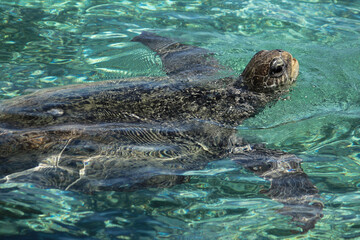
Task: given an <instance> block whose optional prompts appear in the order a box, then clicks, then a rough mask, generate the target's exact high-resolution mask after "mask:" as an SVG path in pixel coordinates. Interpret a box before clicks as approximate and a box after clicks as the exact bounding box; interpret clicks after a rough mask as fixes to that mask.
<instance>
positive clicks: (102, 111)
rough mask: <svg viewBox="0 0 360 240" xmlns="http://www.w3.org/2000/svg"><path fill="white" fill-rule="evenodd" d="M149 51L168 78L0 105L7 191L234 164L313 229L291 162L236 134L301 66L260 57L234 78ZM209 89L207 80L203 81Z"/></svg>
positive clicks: (197, 56)
mask: <svg viewBox="0 0 360 240" xmlns="http://www.w3.org/2000/svg"><path fill="white" fill-rule="evenodd" d="M133 41H138V42H141V43H143V44H144V45H146V46H148V47H149V48H150V49H152V50H153V51H155V52H156V53H157V54H158V55H159V56H160V58H161V60H162V62H163V68H164V71H165V72H166V73H167V75H168V76H167V77H158V78H149V77H142V78H133V79H125V80H112V81H104V82H97V83H90V84H83V85H72V86H66V87H60V88H53V89H45V90H39V91H38V92H35V93H33V94H29V95H26V96H22V97H18V98H15V99H11V100H7V101H3V102H2V103H1V105H0V176H1V177H3V179H2V181H3V182H33V183H35V184H37V185H39V186H43V187H55V188H60V189H66V190H77V191H84V192H93V191H97V190H133V189H137V188H139V187H168V186H172V185H174V184H177V183H181V182H185V181H187V180H188V179H189V177H188V176H187V175H186V174H185V175H184V173H185V172H186V171H187V170H194V169H202V168H204V167H205V166H206V164H207V163H208V162H210V161H213V160H217V159H221V158H230V159H232V160H234V161H236V162H238V163H239V164H241V165H243V166H244V167H245V168H246V169H248V170H250V171H252V172H254V173H255V174H256V175H258V176H260V177H263V178H265V179H267V180H269V181H270V182H271V187H270V189H268V190H266V191H264V193H265V194H266V195H268V196H269V197H271V198H272V199H274V200H277V201H279V202H281V203H283V204H284V205H285V206H284V209H283V210H282V211H281V213H282V214H284V215H289V216H292V218H293V220H294V221H296V222H299V223H301V227H302V228H303V231H304V232H306V231H308V230H309V229H311V228H313V227H314V225H315V223H316V221H317V220H318V219H320V218H321V216H322V213H321V212H322V208H323V205H322V203H321V202H319V201H318V200H317V199H318V190H317V189H316V188H315V186H314V185H313V184H312V183H311V182H310V181H309V179H308V177H307V175H306V174H305V173H304V172H303V170H302V169H301V166H300V161H301V160H300V159H299V158H297V157H296V156H294V155H291V154H287V153H284V152H280V151H274V150H269V149H266V148H265V147H264V146H262V145H254V144H249V143H248V142H246V140H244V139H242V138H241V137H239V136H237V132H236V129H235V128H234V127H236V126H237V125H239V124H240V123H241V122H242V121H243V120H244V119H247V118H249V117H251V116H254V115H255V114H256V113H257V112H259V111H260V110H261V109H262V108H264V107H265V106H266V104H267V103H269V102H271V101H275V100H277V99H278V98H279V96H281V95H282V94H284V93H285V92H287V91H288V88H289V87H290V85H291V84H292V83H293V82H294V81H295V80H296V77H297V75H298V70H299V64H298V62H297V61H296V59H294V58H293V57H292V56H291V54H290V53H288V52H285V51H282V50H273V51H261V52H259V53H257V54H256V55H255V56H254V57H253V58H252V59H251V61H250V62H249V64H248V65H247V67H246V68H245V70H244V72H243V73H242V74H241V76H240V77H226V78H220V79H216V76H218V75H217V74H218V73H219V72H221V70H222V69H224V68H223V67H222V66H220V65H219V64H218V62H217V61H216V60H215V58H213V56H212V55H211V54H210V53H208V52H207V51H206V50H205V49H202V48H198V47H195V46H190V45H185V44H181V43H178V42H175V41H173V40H171V39H168V38H165V37H161V36H157V35H155V34H152V33H142V34H141V35H139V36H137V37H135V38H134V39H133ZM206 79H211V80H206Z"/></svg>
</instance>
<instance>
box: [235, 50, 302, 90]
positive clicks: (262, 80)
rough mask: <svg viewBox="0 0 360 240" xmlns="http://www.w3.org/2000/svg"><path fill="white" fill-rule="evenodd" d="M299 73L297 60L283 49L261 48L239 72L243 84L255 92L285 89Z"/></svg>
mask: <svg viewBox="0 0 360 240" xmlns="http://www.w3.org/2000/svg"><path fill="white" fill-rule="evenodd" d="M298 74H299V62H298V61H297V60H296V59H295V58H293V57H292V55H291V54H290V53H288V52H286V51H283V50H279V49H276V50H271V51H268V50H262V51H260V52H258V53H256V54H255V55H254V57H253V58H252V59H251V60H250V62H249V63H248V65H247V66H246V68H245V70H244V71H243V73H242V74H241V77H242V80H243V82H244V84H245V85H246V86H247V87H248V88H249V89H250V90H252V91H256V92H277V91H283V90H287V89H288V88H289V87H290V86H291V85H292V84H293V83H294V82H295V80H296V77H297V76H298Z"/></svg>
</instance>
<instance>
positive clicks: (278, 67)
mask: <svg viewBox="0 0 360 240" xmlns="http://www.w3.org/2000/svg"><path fill="white" fill-rule="evenodd" d="M284 69H285V63H284V61H283V60H282V59H281V58H275V59H274V60H272V62H271V63H270V72H269V74H270V76H271V77H280V76H281V75H283V72H284Z"/></svg>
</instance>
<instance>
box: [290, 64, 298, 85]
mask: <svg viewBox="0 0 360 240" xmlns="http://www.w3.org/2000/svg"><path fill="white" fill-rule="evenodd" d="M298 75H299V62H298V60H296V58H293V59H292V66H291V79H293V81H295V80H296V78H297V76H298Z"/></svg>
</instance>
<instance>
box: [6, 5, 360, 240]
mask: <svg viewBox="0 0 360 240" xmlns="http://www.w3.org/2000/svg"><path fill="white" fill-rule="evenodd" d="M0 29H1V31H0V46H1V47H0V98H3V99H4V98H12V97H15V96H18V95H22V94H25V93H27V92H31V91H32V89H38V88H46V87H52V86H58V85H66V84H71V83H84V82H90V81H98V80H103V79H112V78H123V77H133V76H144V75H147V76H150V75H151V76H160V75H164V73H163V72H162V71H161V61H160V59H159V58H158V57H156V56H155V55H154V54H153V53H152V52H150V51H149V50H148V49H147V48H145V47H143V46H141V45H140V44H138V43H134V42H130V39H131V38H132V37H134V36H136V35H137V34H139V33H140V32H141V31H144V30H155V31H156V32H158V33H159V34H160V35H165V36H168V37H172V38H175V39H177V40H179V41H181V42H185V43H189V44H193V45H197V46H201V47H203V48H207V49H210V50H212V51H214V52H215V53H216V57H217V59H219V61H220V62H221V63H222V64H223V65H226V66H229V67H231V68H232V69H233V71H234V72H236V73H241V71H242V70H243V68H244V67H245V65H246V64H247V62H248V61H249V59H250V58H251V57H252V55H253V54H254V53H255V52H257V51H259V50H261V49H277V48H282V49H284V50H287V51H289V52H291V53H292V54H293V55H294V57H296V58H297V59H298V60H299V62H300V76H299V78H298V82H297V84H296V86H295V87H294V88H293V89H292V92H291V93H290V94H289V95H288V96H287V97H286V98H284V99H283V100H282V101H279V102H277V103H276V104H273V105H271V106H269V107H268V108H266V109H265V110H264V111H263V112H262V113H261V114H259V115H258V116H257V117H255V118H252V119H249V120H247V121H246V122H244V124H243V125H241V126H239V134H242V135H244V136H247V138H249V139H253V141H254V142H265V143H267V145H268V147H269V148H276V149H281V150H284V151H288V152H291V153H294V154H296V155H298V156H300V157H301V158H302V159H303V165H302V166H303V168H304V171H305V172H306V173H307V174H308V175H309V177H310V179H311V181H312V182H313V183H314V184H315V185H316V186H317V187H318V189H319V191H320V194H321V197H322V199H323V202H324V204H325V208H324V217H323V218H322V219H321V220H320V221H319V222H318V223H317V224H316V227H315V229H313V230H311V231H310V232H308V233H306V234H303V235H301V234H298V233H295V232H294V231H291V230H298V228H297V227H296V226H295V224H294V223H292V222H291V220H290V218H288V217H285V216H283V215H281V214H278V213H277V210H279V209H281V208H282V205H281V204H280V203H278V202H275V201H273V200H271V199H269V198H267V197H266V196H264V195H263V194H261V193H260V190H261V189H263V188H264V186H267V183H266V182H265V181H264V180H263V179H261V178H257V177H256V176H254V175H253V174H252V173H249V172H247V171H245V170H244V169H242V168H241V167H240V166H238V165H236V164H234V163H232V162H230V161H227V160H221V159H219V161H216V162H214V163H212V164H210V165H209V166H208V168H207V169H206V170H203V171H200V172H197V173H196V174H195V176H194V177H193V178H192V180H191V181H190V182H189V183H187V184H182V185H177V186H175V187H171V188H168V189H144V190H139V191H135V192H127V193H121V192H120V193H119V192H103V193H97V194H94V195H86V194H81V193H76V192H67V191H61V190H54V189H39V188H36V187H35V186H32V185H30V184H23V185H19V184H12V185H11V184H7V185H1V186H0V194H1V198H0V236H1V237H3V238H11V239H16V238H18V239H34V238H43V239H47V238H52V239H63V238H79V239H80V238H87V239H117V238H118V239H166V238H168V239H292V238H293V239H357V238H360V224H359V222H360V221H359V220H360V203H359V199H360V191H359V190H360V189H359V188H360V180H359V179H360V178H359V175H360V145H359V144H360V107H359V106H360V97H359V94H358V92H359V88H360V40H359V39H360V2H358V1H349V0H348V1H335V0H333V1H326V0H319V1H316V0H307V1H305V0H304V1H295V0H286V1H285V0H283V1H275V0H274V1H270V0H268V1H264V0H263V1H260V0H253V1H251V0H248V1H170V0H168V1H105V0H99V1H90V0H83V1H55V0H53V1H31V0H27V1H21V0H19V1H9V0H2V1H1V3H0ZM1 237H0V238H1Z"/></svg>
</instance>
